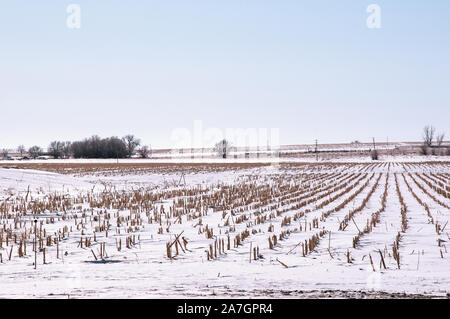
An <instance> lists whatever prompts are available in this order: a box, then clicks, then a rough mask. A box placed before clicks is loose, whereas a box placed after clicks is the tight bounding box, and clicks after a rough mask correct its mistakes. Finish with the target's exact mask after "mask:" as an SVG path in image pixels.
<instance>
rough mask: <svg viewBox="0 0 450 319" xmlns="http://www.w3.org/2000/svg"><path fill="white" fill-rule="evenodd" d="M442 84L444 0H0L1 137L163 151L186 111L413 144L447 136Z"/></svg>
mask: <svg viewBox="0 0 450 319" xmlns="http://www.w3.org/2000/svg"><path fill="white" fill-rule="evenodd" d="M70 3H78V4H80V6H81V29H79V30H73V29H68V28H67V26H66V18H67V13H66V7H67V5H69V4H70ZM371 3H376V4H379V5H380V7H381V10H382V12H381V14H382V15H381V18H382V22H381V23H382V25H381V26H382V28H381V29H368V28H367V27H366V18H367V16H368V14H367V13H366V8H367V6H368V5H369V4H371ZM449 88H450V1H448V0H434V1H425V0H395V1H394V0H390V1H362V0H361V1H358V0H340V1H336V0H314V1H313V0H310V1H301V0H292V1H288V0H280V1H274V0H272V1H268V0H266V1H263V0H227V1H225V0H221V1H219V0H217V1H214V0H191V1H188V0H177V1H174V0H161V1H138V0H134V1H123V0H122V1H111V0H86V1H61V0H54V1H29V0H27V1H25V0H0V109H1V112H0V117H1V122H0V147H11V148H12V147H16V146H17V145H18V144H20V143H22V144H25V145H26V146H31V145H34V144H38V145H41V146H44V147H45V146H47V144H48V142H49V141H50V140H54V139H61V140H75V139H80V138H83V137H86V136H90V135H92V134H98V135H100V136H110V135H118V136H123V135H125V134H127V133H134V134H135V135H137V136H139V137H141V138H142V139H143V141H144V142H145V143H146V144H152V146H153V147H154V148H155V147H167V146H170V145H171V143H170V138H171V132H172V131H173V130H174V129H176V128H179V127H185V128H188V129H192V128H193V122H194V120H202V121H203V127H205V128H208V127H218V128H221V129H225V128H253V127H255V128H272V127H274V128H279V129H280V141H281V144H295V143H312V142H313V141H314V139H316V138H317V139H319V141H320V142H349V141H351V140H354V139H359V140H361V141H369V140H371V138H372V136H375V137H376V138H377V139H379V140H383V141H385V140H386V137H387V136H389V139H390V140H391V141H406V140H419V139H420V137H421V130H422V127H423V126H424V125H425V124H428V123H429V124H433V125H434V126H436V128H437V129H438V131H447V134H448V135H450V130H449V129H450V125H449V124H448V123H449V119H450V89H449Z"/></svg>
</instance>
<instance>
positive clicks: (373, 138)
mask: <svg viewBox="0 0 450 319" xmlns="http://www.w3.org/2000/svg"><path fill="white" fill-rule="evenodd" d="M372 140H373V150H374V151H375V148H376V147H375V137H372Z"/></svg>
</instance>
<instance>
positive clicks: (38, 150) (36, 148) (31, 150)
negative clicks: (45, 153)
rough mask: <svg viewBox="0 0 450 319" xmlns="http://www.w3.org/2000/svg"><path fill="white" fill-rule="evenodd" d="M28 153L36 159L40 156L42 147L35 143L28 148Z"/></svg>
mask: <svg viewBox="0 0 450 319" xmlns="http://www.w3.org/2000/svg"><path fill="white" fill-rule="evenodd" d="M28 153H29V154H30V156H31V158H34V159H36V158H37V157H39V156H41V154H42V148H40V147H39V146H36V145H35V146H32V147H30V148H29V149H28Z"/></svg>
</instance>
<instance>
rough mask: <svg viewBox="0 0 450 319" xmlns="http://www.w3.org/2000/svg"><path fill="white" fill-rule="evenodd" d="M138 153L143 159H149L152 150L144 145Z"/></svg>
mask: <svg viewBox="0 0 450 319" xmlns="http://www.w3.org/2000/svg"><path fill="white" fill-rule="evenodd" d="M138 153H139V155H140V156H141V157H142V158H148V157H149V156H151V149H150V148H149V147H148V146H147V145H144V146H142V147H141V148H140V149H138Z"/></svg>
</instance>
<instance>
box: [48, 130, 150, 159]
mask: <svg viewBox="0 0 450 319" xmlns="http://www.w3.org/2000/svg"><path fill="white" fill-rule="evenodd" d="M140 145H141V141H140V139H138V138H136V137H135V136H134V135H126V136H124V137H123V138H118V137H116V136H112V137H107V138H101V137H99V136H97V135H94V136H91V137H89V138H86V139H84V140H81V141H75V142H72V143H71V142H61V141H53V142H51V143H50V146H49V147H48V154H49V155H51V156H53V157H54V158H68V157H72V156H73V157H74V158H127V157H131V156H133V155H134V154H135V153H136V151H137V150H138V149H137V148H138V147H139V146H140ZM142 149H145V151H144V152H139V154H141V157H148V155H149V151H148V147H147V146H144V147H142Z"/></svg>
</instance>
